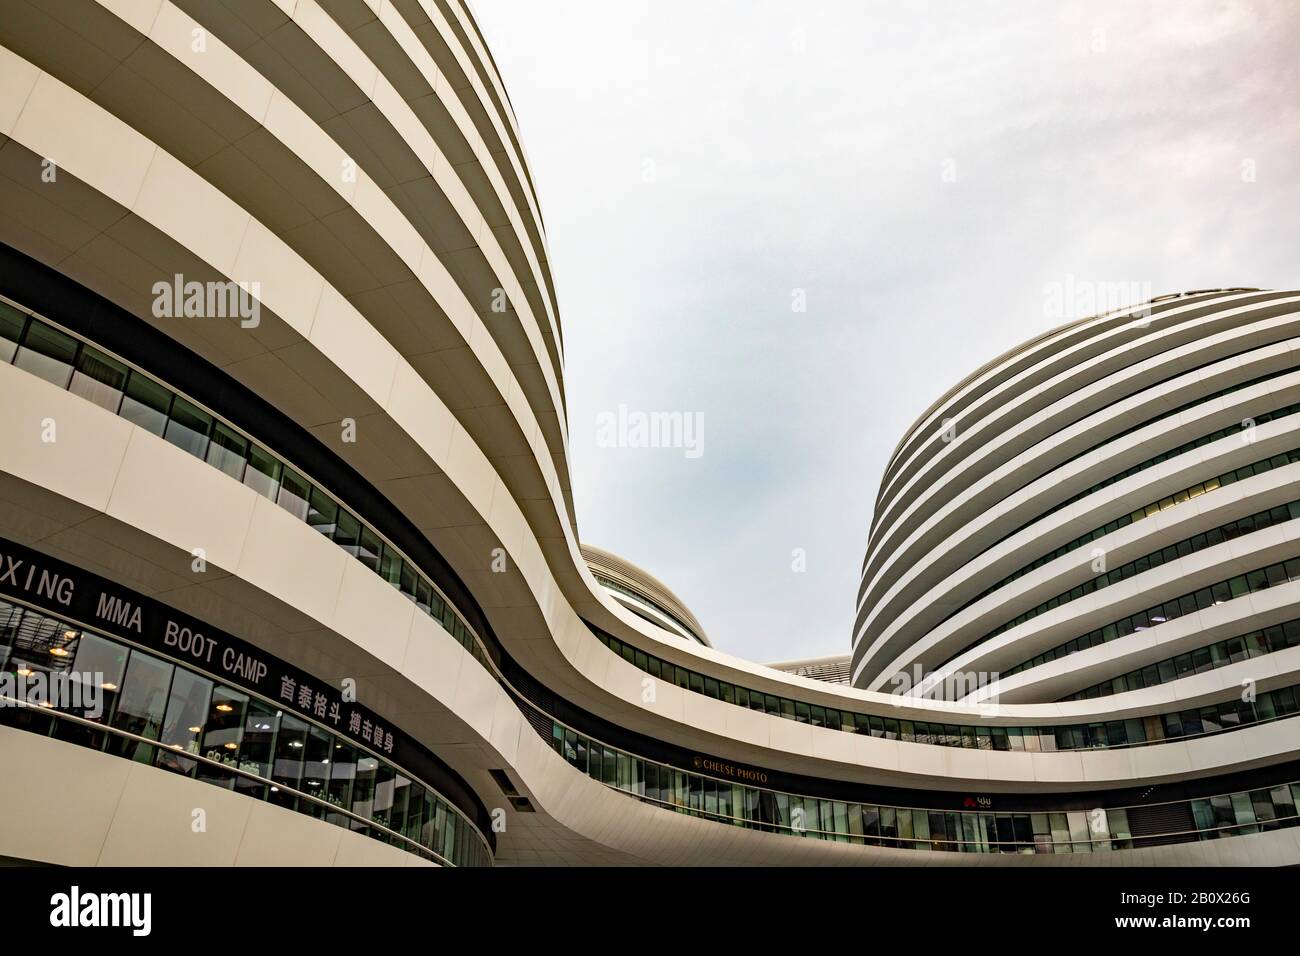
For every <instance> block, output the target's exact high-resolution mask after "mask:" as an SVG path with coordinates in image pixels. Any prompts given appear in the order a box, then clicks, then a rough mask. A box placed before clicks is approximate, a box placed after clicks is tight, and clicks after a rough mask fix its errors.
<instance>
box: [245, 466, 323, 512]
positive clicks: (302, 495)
mask: <svg viewBox="0 0 1300 956" xmlns="http://www.w3.org/2000/svg"><path fill="white" fill-rule="evenodd" d="M250 471H251V469H250ZM310 497H311V485H310V484H309V483H308V481H307V479H306V478H304V477H303V476H302V475H300V474H298V473H297V472H296V471H294V470H293V469H292V468H288V467H286V468H285V469H284V470H283V472H282V473H281V476H280V495H279V497H278V498H277V503H278V504H279V505H280V507H281V508H283V509H284V510H285V511H287V512H289V513H290V514H291V515H294V516H295V517H296V518H298V520H299V521H306V520H307V509H308V504H307V499H308V498H310Z"/></svg>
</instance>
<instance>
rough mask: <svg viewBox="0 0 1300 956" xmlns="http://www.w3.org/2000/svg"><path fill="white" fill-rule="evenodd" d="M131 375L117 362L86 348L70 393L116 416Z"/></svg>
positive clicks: (79, 358) (82, 350) (73, 376)
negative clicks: (128, 377)
mask: <svg viewBox="0 0 1300 956" xmlns="http://www.w3.org/2000/svg"><path fill="white" fill-rule="evenodd" d="M129 374H130V370H129V369H127V367H126V366H125V365H123V364H122V363H121V362H119V361H117V359H112V358H109V357H108V356H107V355H105V354H104V353H103V352H101V351H99V350H98V349H96V348H91V347H90V346H89V345H86V346H83V347H82V349H81V355H79V356H78V357H77V370H76V371H75V372H73V373H72V385H71V386H70V387H69V389H68V390H69V391H70V392H72V393H73V394H74V395H80V396H81V397H82V398H85V399H88V400H89V401H92V402H94V403H95V404H96V405H98V406H99V407H100V408H106V409H108V410H109V411H110V412H113V413H115V414H116V412H117V407H118V406H119V405H121V404H122V394H123V392H125V391H126V379H127V376H128V375H129Z"/></svg>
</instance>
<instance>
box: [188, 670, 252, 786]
mask: <svg viewBox="0 0 1300 956" xmlns="http://www.w3.org/2000/svg"><path fill="white" fill-rule="evenodd" d="M247 709H248V695H247V694H242V693H240V692H239V691H237V690H234V689H233V688H230V687H224V686H221V685H218V686H217V687H216V689H215V690H213V692H212V705H211V707H209V708H208V719H207V720H206V721H205V722H204V725H203V742H202V744H200V751H201V752H202V754H203V756H205V757H207V758H208V759H210V760H217V761H220V762H221V763H224V764H229V765H231V766H239V763H240V760H241V754H240V752H239V751H240V746H241V745H242V744H243V742H244V712H245V711H246V710H247ZM198 775H199V778H200V779H202V780H209V781H211V782H213V783H216V784H220V785H221V786H223V787H226V788H227V789H229V788H230V787H231V786H233V784H234V775H233V774H229V773H222V772H221V771H220V770H218V769H216V768H215V767H212V766H209V765H207V764H200V765H199V773H198Z"/></svg>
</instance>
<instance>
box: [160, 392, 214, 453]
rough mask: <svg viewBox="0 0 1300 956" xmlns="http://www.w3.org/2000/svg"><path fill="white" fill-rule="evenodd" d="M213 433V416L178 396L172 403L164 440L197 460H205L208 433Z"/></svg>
mask: <svg viewBox="0 0 1300 956" xmlns="http://www.w3.org/2000/svg"><path fill="white" fill-rule="evenodd" d="M211 431H212V416H211V415H209V414H208V413H207V412H205V411H204V410H203V409H201V408H199V407H198V406H197V405H195V404H194V403H193V402H189V401H186V400H185V399H183V398H181V397H180V396H179V395H177V396H176V399H175V401H173V402H172V410H171V414H170V415H169V416H168V418H167V428H166V430H165V431H164V432H163V438H164V439H166V440H167V441H169V442H171V443H172V444H173V445H175V446H176V447H177V448H180V449H181V450H183V451H187V452H189V453H190V454H191V455H193V456H194V457H195V458H203V457H204V456H205V455H206V454H207V451H208V433H209V432H211Z"/></svg>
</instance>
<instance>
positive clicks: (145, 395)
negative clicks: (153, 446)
mask: <svg viewBox="0 0 1300 956" xmlns="http://www.w3.org/2000/svg"><path fill="white" fill-rule="evenodd" d="M171 404H172V393H171V392H169V391H168V390H167V389H165V388H163V387H162V386H161V385H159V384H158V383H157V382H155V381H154V380H153V379H150V378H146V377H145V376H143V375H141V374H140V373H139V372H132V373H131V376H130V378H128V379H127V382H126V395H125V397H123V399H122V407H121V409H120V410H119V412H118V414H119V415H121V416H122V417H123V418H125V419H126V420H127V421H129V422H131V423H132V424H133V425H139V426H140V427H141V428H143V429H144V430H145V431H148V432H152V433H153V434H155V435H161V434H162V433H163V430H164V429H165V428H166V427H167V413H168V412H169V411H170V410H171Z"/></svg>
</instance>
